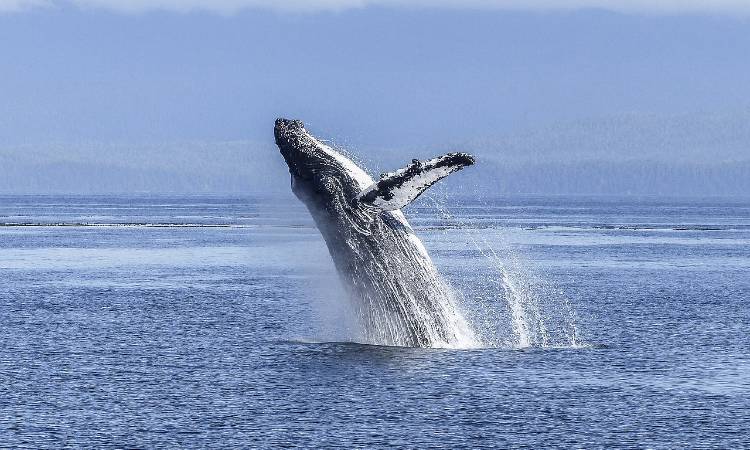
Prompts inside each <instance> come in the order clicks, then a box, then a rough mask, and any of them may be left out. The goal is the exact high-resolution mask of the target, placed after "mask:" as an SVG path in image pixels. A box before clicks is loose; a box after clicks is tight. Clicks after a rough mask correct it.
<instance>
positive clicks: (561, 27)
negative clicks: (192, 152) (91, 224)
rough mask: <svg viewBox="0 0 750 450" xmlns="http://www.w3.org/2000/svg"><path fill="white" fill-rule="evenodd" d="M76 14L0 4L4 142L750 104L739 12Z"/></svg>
mask: <svg viewBox="0 0 750 450" xmlns="http://www.w3.org/2000/svg"><path fill="white" fill-rule="evenodd" d="M41 3H44V2H41ZM74 3H75V4H77V5H78V6H75V5H74ZM74 3H69V2H64V1H58V2H53V4H52V5H51V6H50V5H47V6H42V7H30V6H31V3H30V2H28V1H25V0H16V1H15V2H9V1H8V0H0V9H4V10H6V12H5V13H0V143H4V144H17V143H34V142H48V141H61V142H67V141H76V142H77V141H117V142H123V141H124V142H128V141H135V142H144V141H149V142H150V141H153V142H159V141H175V140H206V141H211V140H222V141H224V140H268V139H270V136H271V135H270V130H271V127H272V123H273V118H274V117H276V116H280V115H283V116H293V117H298V118H301V119H303V120H305V121H306V122H308V123H310V124H312V126H313V127H315V128H317V129H320V130H325V131H326V132H327V133H329V134H330V135H341V136H345V137H346V139H348V140H350V141H352V142H355V143H369V144H373V145H389V144H392V143H393V142H402V143H405V144H409V143H416V142H425V141H429V142H438V141H440V140H443V139H451V140H458V141H461V140H468V139H474V138H476V137H482V136H492V135H497V134H503V133H508V132H510V131H513V130H521V129H535V128H538V127H540V126H544V125H545V124H554V123H560V122H566V121H576V120H578V119H590V118H597V117H611V116H617V115H620V114H632V113H636V114H641V113H648V114H657V115H679V114H685V113H690V114H693V113H704V112H706V113H721V114H731V113H732V111H747V110H748V108H749V107H750V20H748V18H747V17H748V16H747V12H748V8H746V7H745V6H744V4H745V3H746V2H738V1H734V2H733V1H724V2H721V1H720V2H715V3H714V5H715V7H714V8H713V9H712V8H710V7H702V5H706V4H708V3H707V2H697V1H691V2H682V3H680V2H671V1H667V2H663V3H662V5H663V6H664V7H663V8H662V9H661V10H659V11H656V10H654V8H651V7H648V6H647V5H648V4H649V2H637V1H636V2H630V3H628V2H617V1H610V2H607V1H598V2H597V1H595V0H592V1H575V2H568V3H567V4H568V5H571V6H580V5H583V6H586V5H593V6H599V7H600V9H587V8H571V9H559V8H558V9H550V8H549V7H548V5H547V4H548V3H549V2H545V1H537V2H533V3H531V4H532V5H533V6H534V7H533V8H522V7H519V5H520V4H521V3H519V2H514V1H506V2H502V1H499V2H492V1H490V0H487V1H484V2H482V1H470V2H467V3H465V4H466V5H469V6H465V7H462V6H460V5H461V4H462V3H461V2H451V1H442V2H440V1H439V2H437V3H435V4H440V5H442V6H441V7H430V6H428V4H429V2H418V3H419V6H414V7H410V8H406V7H403V5H401V6H399V2H396V1H373V2H352V1H346V0H329V1H327V2H326V1H318V2H312V3H307V4H306V5H308V6H310V5H312V6H315V7H313V8H312V10H310V9H311V8H305V9H306V10H305V11H303V12H300V10H299V9H300V8H299V5H301V4H303V2H296V3H295V2H286V3H284V5H286V6H287V7H286V8H278V7H276V8H271V7H268V5H271V4H278V3H274V2H264V1H250V0H223V1H219V2H213V3H212V2H206V1H204V0H191V1H188V2H178V1H176V0H175V1H169V0H163V1H155V2H150V1H148V0H140V1H133V2H125V1H117V0H111V1H110V0H99V1H97V0H90V1H85V0H82V1H78V2H74ZM364 3H372V4H374V6H365V7H352V6H356V5H357V4H364ZM563 3H565V2H563ZM653 3H654V2H651V4H653ZM680 4H683V5H687V6H685V7H682V8H681V7H680ZM81 5H83V6H81ZM180 5H183V6H184V5H191V6H192V7H195V8H197V9H196V10H194V11H192V12H187V13H186V12H180V11H176V10H180V9H184V8H183V7H180ZM207 5H208V6H207ZM210 5H214V6H213V7H211V6H210ZM217 5H218V6H217ZM243 5H250V7H244V8H243ZM316 5H317V6H316ZM623 5H625V6H623ZM627 5H631V6H632V7H626V6H627ZM633 5H634V6H633ZM644 5H646V6H644ZM19 8H20V9H22V11H15V12H11V11H9V10H11V9H19ZM601 8H604V9H601ZM123 9H125V10H128V12H122V10H123ZM154 9H156V10H154ZM212 10H213V11H212ZM617 10H624V11H625V12H624V13H622V12H614V11H617ZM696 10H697V11H698V12H695V11H696Z"/></svg>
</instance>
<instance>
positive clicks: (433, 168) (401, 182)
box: [359, 153, 474, 211]
mask: <svg viewBox="0 0 750 450" xmlns="http://www.w3.org/2000/svg"><path fill="white" fill-rule="evenodd" d="M472 164H474V157H473V156H471V155H469V154H468V153H448V154H446V155H443V156H440V157H438V158H434V159H430V160H427V161H419V160H418V159H415V160H412V163H411V164H409V165H408V166H406V167H404V168H402V169H399V170H397V171H395V172H391V173H386V174H383V175H381V178H380V180H379V181H377V182H375V183H373V184H372V185H371V186H370V187H368V188H367V189H365V190H364V191H362V193H361V194H360V195H359V201H360V202H362V203H365V204H368V205H372V206H375V207H377V208H380V209H382V210H385V211H393V210H395V209H401V208H403V207H404V206H406V205H408V204H409V203H411V202H412V201H413V200H414V199H415V198H417V197H419V196H420V195H422V192H424V191H425V190H427V188H428V187H430V186H432V185H433V184H435V183H436V182H438V181H440V180H442V179H443V178H445V177H447V176H448V175H450V174H452V173H453V172H456V171H459V170H461V169H463V168H464V167H466V166H470V165H472Z"/></svg>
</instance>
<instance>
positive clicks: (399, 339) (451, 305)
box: [274, 119, 476, 347]
mask: <svg viewBox="0 0 750 450" xmlns="http://www.w3.org/2000/svg"><path fill="white" fill-rule="evenodd" d="M274 135H275V138H276V144H277V145H278V147H279V150H280V152H281V154H282V156H283V157H284V159H285V160H286V163H287V165H288V166H289V173H290V174H291V180H292V191H293V192H294V194H295V195H296V196H297V197H298V198H299V199H300V200H301V201H302V202H303V203H304V204H305V205H306V206H307V209H308V210H309V211H310V214H311V216H312V217H313V220H314V221H315V225H316V226H317V228H318V230H319V231H320V233H321V235H322V236H323V239H324V240H325V243H326V246H327V247H328V251H329V253H330V255H331V258H332V260H333V262H334V265H335V267H336V270H337V272H338V275H339V278H340V279H341V281H342V284H343V286H344V287H345V289H346V290H347V292H348V294H349V297H350V298H351V299H352V301H353V302H354V303H353V305H352V306H353V307H354V309H355V311H356V313H357V317H358V320H359V321H360V324H361V334H362V336H361V339H362V340H364V341H365V342H367V343H373V344H382V345H401V346H416V347H466V346H474V345H476V338H475V336H474V333H473V332H472V330H471V328H470V327H469V326H468V324H467V322H466V320H465V319H464V317H463V315H462V313H461V311H460V310H459V307H458V303H457V301H456V298H455V295H454V293H453V291H452V289H451V288H450V287H449V286H448V285H447V283H445V282H444V281H443V279H442V278H441V277H440V275H439V273H438V271H437V269H436V268H435V266H434V264H433V263H432V260H431V259H430V256H429V254H428V253H427V251H426V249H425V248H424V246H423V245H422V242H421V241H420V240H419V238H418V237H417V236H416V235H415V234H414V231H413V230H412V228H411V226H410V225H409V223H408V222H407V221H406V218H405V217H404V215H403V214H402V213H401V211H400V208H403V207H404V206H406V205H407V204H409V203H410V202H411V201H413V200H414V199H415V198H417V197H418V196H419V195H420V194H422V193H423V192H424V191H425V190H426V189H427V188H428V187H430V186H431V185H433V184H434V183H436V182H437V181H439V180H441V179H442V178H445V177H446V176H448V175H450V174H451V173H453V172H456V171H458V170H460V169H462V168H463V167H466V166H469V165H472V164H473V163H474V158H473V157H472V156H471V155H468V154H466V153H449V154H447V155H444V156H441V157H438V158H434V159H430V160H428V161H424V162H421V161H418V160H413V161H412V163H411V164H409V165H407V166H406V167H404V168H402V169H399V170H397V171H395V172H393V173H389V174H384V175H383V176H382V177H381V179H380V180H378V181H377V182H375V181H373V179H372V178H371V177H370V176H369V175H368V174H367V173H366V172H365V171H364V170H363V169H362V168H360V167H359V166H358V165H357V164H355V163H354V162H353V161H351V160H350V159H349V158H347V157H346V156H344V155H343V154H341V153H340V152H338V151H336V150H334V149H333V148H331V147H330V146H328V145H326V144H324V143H323V142H322V141H321V140H319V139H317V138H315V137H314V136H312V135H311V134H310V133H308V132H307V130H306V129H305V127H304V125H303V123H302V122H300V121H298V120H288V119H277V120H276V124H275V127H274Z"/></svg>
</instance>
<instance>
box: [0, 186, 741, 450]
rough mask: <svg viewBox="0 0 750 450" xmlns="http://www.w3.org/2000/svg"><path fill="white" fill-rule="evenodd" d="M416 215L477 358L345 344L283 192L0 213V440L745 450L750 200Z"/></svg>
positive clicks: (84, 201) (483, 206)
mask: <svg viewBox="0 0 750 450" xmlns="http://www.w3.org/2000/svg"><path fill="white" fill-rule="evenodd" d="M405 212H406V214H407V217H408V218H409V220H410V222H411V223H412V225H413V226H414V228H415V230H416V232H417V234H418V235H419V236H420V237H421V238H422V240H423V242H424V243H425V246H426V247H427V249H428V250H429V251H430V253H431V255H432V257H433V259H434V261H435V263H436V265H437V266H438V268H439V270H440V271H441V273H442V274H443V276H444V277H445V278H446V279H447V280H448V281H449V283H450V284H451V285H452V286H453V289H454V290H455V292H456V295H457V297H458V298H459V299H460V303H461V306H462V309H463V310H464V312H465V314H466V316H467V317H468V318H469V320H470V322H471V324H472V327H473V328H474V329H475V331H476V332H477V334H478V335H479V336H480V337H481V345H479V346H477V347H475V348H466V349H415V348H398V347H385V346H378V345H363V344H359V343H355V342H351V341H352V337H353V336H356V335H357V334H356V331H357V330H356V328H357V324H356V323H355V322H353V321H352V320H351V314H350V311H349V308H348V307H347V299H346V298H345V296H344V295H343V294H342V292H341V288H340V286H339V284H338V282H337V279H336V274H335V271H334V269H333V267H332V264H331V262H330V259H329V257H328V255H327V251H326V248H325V245H324V243H323V241H322V239H321V238H320V237H319V235H318V233H317V231H316V229H315V228H314V227H313V225H312V222H311V220H310V219H309V217H308V214H307V211H306V210H305V209H304V207H303V206H302V205H301V204H299V203H296V202H294V201H290V200H289V199H272V198H230V197H188V198H186V197H168V196H160V197H143V196H141V197H138V196H135V197H114V196H99V197H62V196H22V197H10V196H4V197H0V223H2V226H0V277H1V278H2V279H1V280H0V447H3V448H6V447H27V448H63V447H89V448H112V447H117V448H167V447H180V448H191V447H200V448H206V447H210V448H220V447H240V448H269V447H282V446H296V447H306V448H331V447H337V446H341V447H344V448H378V447H394V446H395V447H407V448H427V447H445V448H482V447H503V448H505V447H531V448H540V447H584V448H610V447H641V448H646V447H647V448H686V447H713V448H739V447H744V446H750V432H749V431H748V430H750V333H748V330H749V329H750V201H748V200H741V199H740V200H717V199H680V200H653V199H613V198H534V197H519V198H499V199H480V200H478V199H473V200H469V199H451V200H450V201H449V200H447V199H446V198H440V197H428V198H425V199H423V200H422V201H421V202H420V203H419V204H418V205H414V206H413V207H411V208H409V209H408V210H406V211H405Z"/></svg>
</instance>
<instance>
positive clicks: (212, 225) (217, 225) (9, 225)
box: [0, 222, 312, 228]
mask: <svg viewBox="0 0 750 450" xmlns="http://www.w3.org/2000/svg"><path fill="white" fill-rule="evenodd" d="M0 227H7V228H25V227H27V228H34V227H36V228H48V227H70V228H84V227H90V228H312V227H311V226H309V225H301V224H300V225H296V224H291V225H289V224H284V225H274V224H233V223H179V222H120V223H98V222H0Z"/></svg>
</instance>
